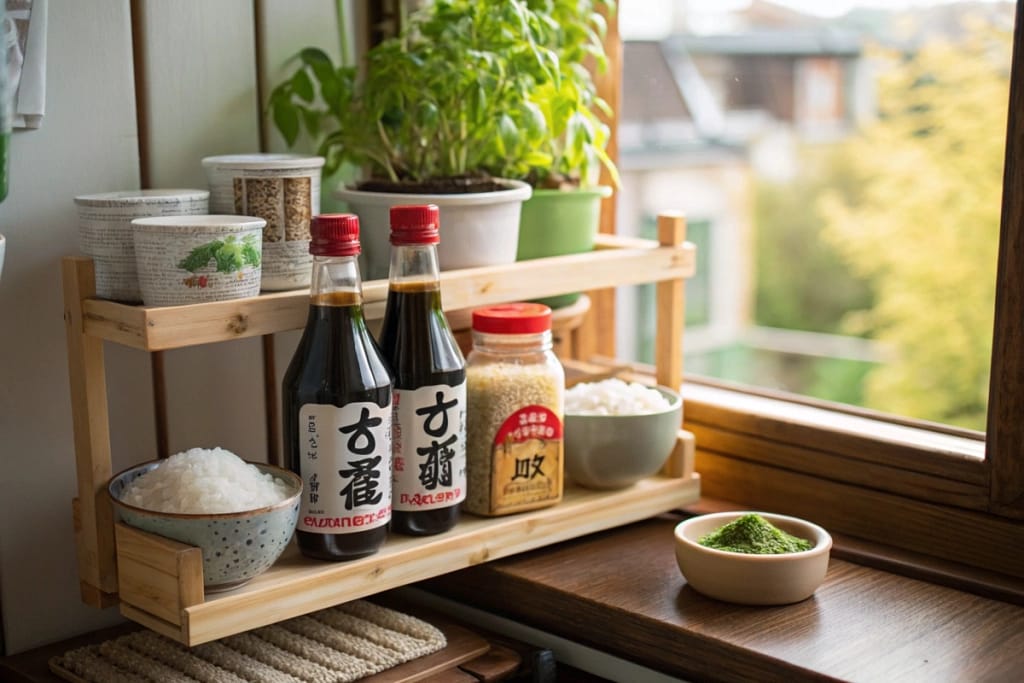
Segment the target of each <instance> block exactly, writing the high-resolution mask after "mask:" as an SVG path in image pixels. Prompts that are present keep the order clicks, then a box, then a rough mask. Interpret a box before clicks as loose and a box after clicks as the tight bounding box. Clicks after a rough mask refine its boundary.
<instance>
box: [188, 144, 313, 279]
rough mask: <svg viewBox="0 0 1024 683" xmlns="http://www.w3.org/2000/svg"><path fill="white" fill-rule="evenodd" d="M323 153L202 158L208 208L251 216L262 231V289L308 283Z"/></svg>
mask: <svg viewBox="0 0 1024 683" xmlns="http://www.w3.org/2000/svg"><path fill="white" fill-rule="evenodd" d="M323 166H324V158H323V157H318V156H309V155H305V154H227V155H221V156H213V157H206V158H205V159H203V169H204V170H205V171H206V177H207V180H208V181H209V183H210V211H211V212H213V213H222V214H238V215H240V216H256V217H259V218H262V219H264V220H266V221H267V224H266V227H265V228H264V230H263V273H262V276H261V283H262V288H263V289H266V290H285V289H297V288H301V287H308V286H309V279H310V273H311V272H312V263H313V261H312V257H311V256H310V254H309V226H310V222H311V221H312V219H313V216H315V215H317V214H319V213H320V181H321V178H320V176H321V172H322V170H323Z"/></svg>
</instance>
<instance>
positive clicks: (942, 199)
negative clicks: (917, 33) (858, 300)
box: [817, 24, 1011, 429]
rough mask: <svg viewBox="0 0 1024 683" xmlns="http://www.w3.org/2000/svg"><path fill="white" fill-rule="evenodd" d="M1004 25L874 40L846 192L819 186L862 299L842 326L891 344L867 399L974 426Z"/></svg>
mask: <svg viewBox="0 0 1024 683" xmlns="http://www.w3.org/2000/svg"><path fill="white" fill-rule="evenodd" d="M1010 39H1011V35H1010V33H1009V32H1008V31H1006V30H1004V29H1000V28H996V27H992V26H988V25H981V24H974V25H970V26H969V30H967V31H965V33H964V35H963V37H962V38H960V39H959V40H957V41H956V42H950V41H939V40H933V41H931V42H929V43H927V44H925V45H923V46H921V48H920V49H918V50H916V51H915V52H914V53H913V54H903V55H901V54H895V53H882V54H880V55H878V57H881V58H884V59H886V60H888V64H889V68H887V69H886V70H885V71H884V72H883V73H882V74H881V76H880V80H879V84H878V88H879V118H878V121H877V122H876V123H875V124H873V125H871V126H869V127H868V128H866V129H865V130H863V131H862V132H861V134H859V135H858V136H857V137H856V138H853V139H851V140H850V141H849V142H847V143H844V144H843V145H842V147H841V149H840V150H839V154H840V159H841V161H840V165H841V166H842V167H844V168H848V169H849V170H850V172H852V173H853V175H854V177H856V178H857V179H858V188H857V191H856V192H853V193H851V192H844V191H843V190H830V191H827V192H825V193H824V195H823V196H822V198H821V200H820V202H819V203H818V206H817V210H818V211H820V212H821V215H822V216H824V218H825V224H824V229H823V236H824V238H825V239H827V240H828V242H829V243H831V244H832V245H833V246H834V247H835V248H836V250H837V252H838V253H839V254H840V255H841V256H842V258H843V259H844V261H845V262H846V263H847V264H848V266H849V267H850V269H851V270H852V272H853V274H854V275H856V276H859V277H862V278H865V279H867V280H869V281H870V283H871V287H872V289H873V291H874V295H875V296H874V302H873V305H871V306H870V307H865V308H863V309H861V310H858V311H855V312H851V313H848V314H846V315H845V316H843V319H842V324H841V328H840V329H841V331H842V332H844V333H847V334H855V335H867V336H870V337H872V338H874V339H876V340H878V341H879V342H880V343H881V344H883V345H884V346H885V347H886V348H887V349H888V350H889V352H890V357H889V358H887V359H886V362H885V363H883V364H881V365H879V366H878V367H876V368H875V369H873V370H871V372H870V373H869V374H868V376H867V378H866V380H865V381H866V383H865V387H864V396H865V403H866V405H868V406H869V407H872V408H876V409H879V410H883V411H887V412H893V413H898V414H901V415H907V416H911V417H917V418H923V419H927V420H934V421H938V422H942V423H946V424H953V425H959V426H964V427H968V428H973V429H984V427H985V415H986V406H987V398H988V376H989V368H990V362H991V358H990V356H991V350H992V326H993V303H994V300H995V269H996V255H997V247H998V234H999V220H1000V208H1001V202H1000V198H1001V193H1002V173H1003V156H1004V144H1005V132H1006V110H1007V98H1008V92H1009V87H1008V84H1009V63H1010V58H1009V55H1010Z"/></svg>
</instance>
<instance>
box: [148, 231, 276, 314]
mask: <svg viewBox="0 0 1024 683" xmlns="http://www.w3.org/2000/svg"><path fill="white" fill-rule="evenodd" d="M264 225H266V221H264V220H263V219H262V218H254V217H252V216H215V215H206V216H165V217H161V218H137V219H135V220H133V221H132V234H133V237H134V242H135V260H136V264H137V266H138V268H137V269H138V274H139V288H140V289H141V290H142V301H143V302H144V303H145V304H146V305H147V306H178V305H184V304H195V303H202V302H207V301H224V300H225V299H240V298H244V297H249V296H256V295H257V294H259V293H260V273H261V262H262V252H263V243H262V240H261V236H262V232H263V226H264ZM218 245H220V246H218ZM225 246H226V247H228V248H230V249H238V248H244V249H243V251H242V252H241V253H240V254H237V255H236V256H226V255H225V253H224V252H222V251H221V248H222V247H225ZM204 250H205V251H204ZM204 256H205V257H206V258H203V257H204Z"/></svg>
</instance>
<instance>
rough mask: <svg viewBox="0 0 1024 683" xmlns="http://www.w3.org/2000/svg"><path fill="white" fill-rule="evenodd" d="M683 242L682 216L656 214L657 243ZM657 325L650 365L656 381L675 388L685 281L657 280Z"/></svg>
mask: <svg viewBox="0 0 1024 683" xmlns="http://www.w3.org/2000/svg"><path fill="white" fill-rule="evenodd" d="M685 241H686V218H685V217H684V216H683V215H682V214H679V213H664V214H661V215H659V216H658V242H659V243H660V244H661V245H662V246H663V247H666V246H673V247H678V246H679V245H681V244H682V243H683V242H685ZM656 292H657V293H656V301H657V321H658V322H657V328H656V331H655V335H654V364H655V366H656V368H657V370H656V372H657V375H656V376H657V379H658V384H661V385H662V386H666V387H670V388H672V389H675V390H677V391H678V390H679V387H680V386H681V385H682V383H683V325H684V324H685V322H686V281H685V280H683V279H682V278H678V279H675V280H668V281H666V282H659V283H658V285H657V290H656Z"/></svg>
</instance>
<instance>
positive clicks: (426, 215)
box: [391, 204, 441, 246]
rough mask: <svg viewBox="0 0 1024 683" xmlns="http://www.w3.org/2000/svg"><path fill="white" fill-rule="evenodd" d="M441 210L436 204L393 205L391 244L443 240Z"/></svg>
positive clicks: (435, 242) (429, 242) (424, 242)
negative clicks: (440, 230)
mask: <svg viewBox="0 0 1024 683" xmlns="http://www.w3.org/2000/svg"><path fill="white" fill-rule="evenodd" d="M440 214H441V212H440V210H439V209H438V208H437V205H436V204H409V205H403V206H392V207H391V244H394V245H396V246H403V245H407V244H437V243H438V242H440V241H441V234H440V232H439V231H438V230H439V228H440V225H441V217H440Z"/></svg>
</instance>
